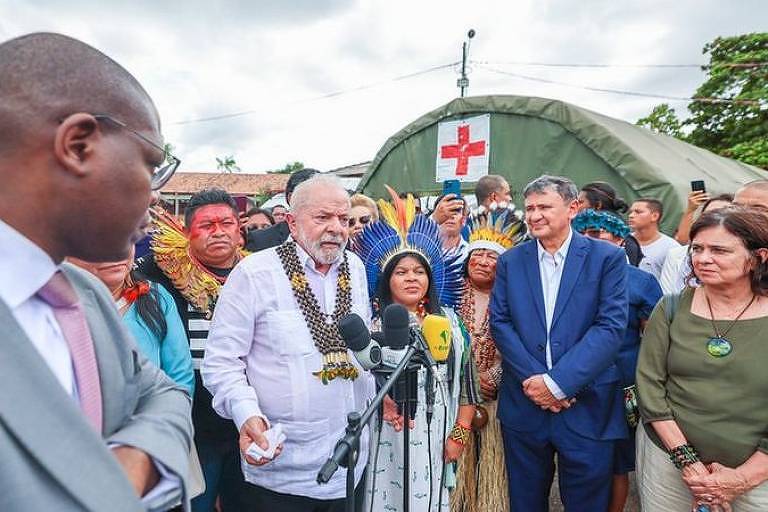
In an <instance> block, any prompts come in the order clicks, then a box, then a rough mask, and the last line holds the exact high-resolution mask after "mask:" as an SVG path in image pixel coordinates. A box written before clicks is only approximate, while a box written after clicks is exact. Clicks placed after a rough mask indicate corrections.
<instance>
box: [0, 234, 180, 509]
mask: <svg viewBox="0 0 768 512" xmlns="http://www.w3.org/2000/svg"><path fill="white" fill-rule="evenodd" d="M58 269H59V268H58V266H57V265H56V264H55V263H54V262H53V260H52V259H51V257H50V256H48V254H47V253H46V252H45V251H43V250H42V249H41V248H40V247H38V246H37V245H36V244H35V243H34V242H32V241H31V240H29V239H28V238H27V237H25V236H24V235H22V234H21V233H19V232H18V231H16V230H15V229H13V228H12V227H11V226H9V225H8V224H6V223H5V222H3V221H2V220H0V300H2V301H3V302H5V304H6V305H7V306H8V308H9V309H10V310H11V313H12V314H13V317H14V318H15V319H16V321H17V322H18V323H19V325H20V326H21V328H22V330H23V331H24V333H25V334H26V335H27V337H28V338H29V340H30V341H31V342H32V346H34V347H35V349H36V350H37V352H38V353H39V354H40V357H42V358H43V361H45V363H46V364H47V365H48V367H49V368H50V369H51V372H52V373H53V375H54V376H55V377H56V380H57V381H58V382H59V384H61V386H62V387H63V388H64V391H66V392H67V394H68V395H70V396H71V397H72V399H73V400H75V401H78V400H79V395H78V394H77V384H76V381H75V371H74V369H73V366H72V356H71V355H70V352H69V345H67V340H66V338H64V333H63V332H62V331H61V328H60V327H59V322H58V321H57V320H56V317H55V316H54V314H53V308H51V306H49V305H48V304H47V303H46V302H45V301H43V300H42V299H40V298H39V297H38V296H37V292H38V290H40V288H42V287H43V286H45V283H47V282H48V281H49V280H50V279H51V277H53V274H55V273H56V271H57V270H58ZM115 446H120V445H118V444H114V443H110V444H109V445H108V448H114V447H115ZM152 461H153V462H154V464H155V467H156V468H157V470H158V472H159V473H160V480H159V481H158V483H157V484H156V485H155V486H154V487H153V488H152V490H150V491H149V492H148V493H147V494H145V495H144V497H143V498H142V499H141V502H142V503H143V504H144V505H145V506H146V507H147V509H150V510H151V509H154V508H156V507H157V506H159V504H162V503H167V501H168V498H167V497H168V496H169V495H171V494H174V493H177V492H178V490H179V489H180V487H181V478H180V477H179V476H178V475H175V474H173V473H171V472H170V471H169V470H168V469H167V468H166V467H165V466H164V465H162V464H161V463H159V462H158V461H156V460H155V459H152Z"/></svg>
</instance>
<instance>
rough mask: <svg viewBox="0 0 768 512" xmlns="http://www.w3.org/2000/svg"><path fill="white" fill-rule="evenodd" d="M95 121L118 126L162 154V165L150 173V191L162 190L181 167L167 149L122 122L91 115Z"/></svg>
mask: <svg viewBox="0 0 768 512" xmlns="http://www.w3.org/2000/svg"><path fill="white" fill-rule="evenodd" d="M91 115H92V116H93V117H94V118H95V119H96V120H99V121H102V120H104V121H109V122H110V123H112V124H114V125H116V126H119V127H120V128H123V129H124V130H127V131H129V132H130V133H132V134H134V135H135V136H137V137H138V138H140V139H141V140H143V141H144V142H146V143H147V144H149V145H150V146H152V147H153V148H155V149H157V150H159V151H162V153H163V163H162V164H160V165H157V166H155V169H154V170H153V171H152V181H151V187H152V190H160V189H161V188H163V185H165V184H166V183H168V180H170V179H171V176H173V173H175V172H176V169H178V168H179V165H181V160H179V159H178V158H176V157H175V156H173V155H172V154H171V153H170V152H169V151H168V150H167V148H164V147H162V146H160V145H159V144H158V143H156V142H154V141H152V140H151V139H149V138H148V137H146V136H144V135H142V134H141V133H139V132H137V131H136V130H134V129H132V128H130V127H129V126H128V125H127V124H125V123H124V122H122V121H119V120H117V119H115V118H114V117H112V116H110V115H108V114H91Z"/></svg>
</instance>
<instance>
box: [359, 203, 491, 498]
mask: <svg viewBox="0 0 768 512" xmlns="http://www.w3.org/2000/svg"><path fill="white" fill-rule="evenodd" d="M389 191H390V194H391V195H392V199H393V204H389V203H386V202H384V201H379V207H380V209H381V213H382V219H383V220H382V221H380V222H375V223H373V224H371V225H369V226H367V227H366V228H365V229H364V230H363V232H362V233H361V236H360V238H359V246H358V251H359V254H360V256H361V258H362V260H363V262H364V263H365V266H366V272H367V275H368V286H369V289H370V294H371V296H372V297H374V301H375V304H374V310H375V311H374V319H373V322H372V325H373V330H374V331H375V330H378V329H381V312H383V311H384V309H385V308H386V307H387V306H389V305H390V304H400V305H402V306H403V307H405V308H406V309H407V310H408V312H409V314H410V316H411V324H412V327H414V329H415V330H417V331H421V326H422V322H423V321H424V318H425V317H426V316H427V315H439V316H443V317H447V319H448V320H449V323H450V338H451V344H450V349H449V353H448V357H447V359H446V361H445V362H442V363H438V368H437V371H438V373H439V374H441V375H442V378H441V380H442V381H443V382H444V383H445V385H444V386H438V385H437V384H436V383H435V379H432V378H431V376H428V370H427V369H425V368H421V369H419V370H418V386H417V389H418V405H417V407H416V411H415V415H414V417H413V421H412V422H411V424H410V426H408V425H404V424H403V417H402V415H401V414H400V413H399V412H398V411H396V410H395V407H396V406H395V405H394V403H393V402H392V401H391V400H388V401H387V402H385V405H384V411H383V412H382V414H381V417H380V418H379V420H378V421H374V422H373V425H372V427H373V429H372V432H371V443H372V446H371V450H370V460H369V462H368V469H369V476H368V480H367V482H366V491H367V492H366V506H365V508H364V510H366V511H369V510H370V511H382V510H401V509H402V507H403V504H404V500H405V499H408V500H409V504H410V510H413V511H417V512H422V511H423V512H427V511H428V512H432V511H447V510H449V507H450V505H449V496H448V490H449V489H450V488H452V487H454V485H455V473H454V464H453V463H454V462H456V461H457V460H458V459H459V457H460V456H461V453H462V451H463V450H464V448H465V446H466V444H467V442H468V440H469V433H470V428H471V422H472V418H473V417H474V414H475V405H476V404H478V403H479V402H480V401H481V398H480V390H479V383H478V379H477V368H476V366H475V362H474V358H473V357H472V351H471V350H470V347H469V339H468V336H466V331H465V330H464V327H463V325H462V324H461V321H460V320H459V318H458V317H457V315H456V314H455V313H454V312H453V310H452V309H451V307H450V306H451V305H452V304H455V302H456V300H457V298H458V295H459V292H460V290H461V264H460V263H458V262H457V260H456V254H455V253H446V252H444V251H443V250H442V248H441V246H440V241H439V240H440V239H439V230H438V227H437V224H435V223H434V221H432V220H431V219H429V218H428V217H426V216H422V215H419V216H416V214H415V204H414V200H413V197H412V196H410V194H409V195H408V196H407V197H406V199H405V200H402V199H400V198H399V197H398V196H397V194H396V193H395V192H394V191H393V190H392V189H389ZM377 312H378V313H377ZM427 386H430V387H432V390H431V391H433V392H434V397H435V398H434V408H433V414H432V415H431V416H430V415H429V414H428V413H427V409H426V400H427V395H428V393H427ZM382 420H383V421H382ZM408 427H410V432H409V436H410V441H409V446H408V450H409V452H408V453H409V459H410V460H409V471H408V487H409V492H408V496H404V492H403V487H404V485H403V484H404V479H403V476H404V475H403V466H404V460H403V459H404V449H403V435H404V433H403V432H401V430H403V429H404V428H408Z"/></svg>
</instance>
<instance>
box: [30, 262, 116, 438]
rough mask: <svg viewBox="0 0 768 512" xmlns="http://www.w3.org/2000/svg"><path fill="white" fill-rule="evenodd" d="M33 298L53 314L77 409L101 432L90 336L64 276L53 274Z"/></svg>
mask: <svg viewBox="0 0 768 512" xmlns="http://www.w3.org/2000/svg"><path fill="white" fill-rule="evenodd" d="M37 295H38V297H40V298H41V299H42V300H44V301H45V302H46V303H48V305H49V306H51V308H53V314H54V316H55V317H56V320H57V321H58V322H59V327H60V328H61V331H62V333H63V334H64V338H65V339H66V340H67V345H68V346H69V352H70V355H71V356H72V364H73V365H74V368H75V382H77V393H78V396H79V397H80V407H81V408H82V410H83V413H84V414H85V416H86V418H88V421H89V422H90V423H91V425H92V426H93V427H94V428H95V429H96V431H97V432H101V384H100V383H99V369H98V366H97V365H96V353H95V352H94V349H93V340H92V339H91V333H90V331H89V330H88V323H87V322H86V319H85V314H84V313H83V308H82V305H81V304H80V301H79V299H78V297H77V293H75V289H74V288H73V287H72V284H71V283H70V282H69V280H68V279H67V278H66V276H65V275H64V274H63V273H62V272H61V271H57V272H56V273H55V274H54V275H53V277H52V278H51V279H50V280H49V281H48V282H47V283H45V286H43V287H42V288H40V290H38V292H37Z"/></svg>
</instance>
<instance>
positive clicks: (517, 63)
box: [472, 60, 705, 69]
mask: <svg viewBox="0 0 768 512" xmlns="http://www.w3.org/2000/svg"><path fill="white" fill-rule="evenodd" d="M472 63H473V64H478V65H491V66H493V65H496V66H505V65H506V66H536V67H549V68H699V69H700V68H702V67H703V66H705V64H591V63H570V64H569V63H556V62H521V61H487V60H486V61H474V60H473V61H472Z"/></svg>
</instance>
